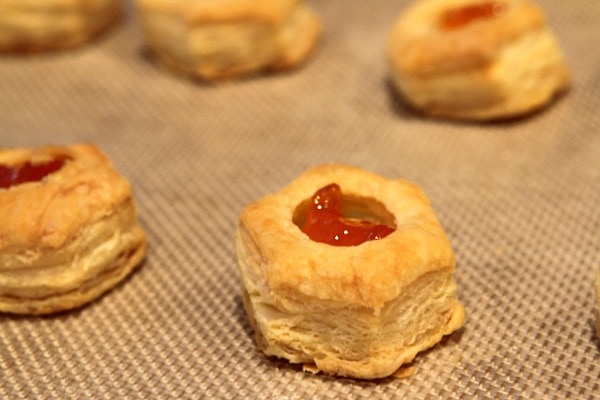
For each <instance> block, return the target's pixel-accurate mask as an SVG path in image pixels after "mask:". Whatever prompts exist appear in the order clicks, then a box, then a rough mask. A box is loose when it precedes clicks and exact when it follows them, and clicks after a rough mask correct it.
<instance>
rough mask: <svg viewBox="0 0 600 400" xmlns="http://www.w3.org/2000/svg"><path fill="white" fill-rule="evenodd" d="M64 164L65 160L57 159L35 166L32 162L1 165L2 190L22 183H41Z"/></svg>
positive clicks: (0, 179)
mask: <svg viewBox="0 0 600 400" xmlns="http://www.w3.org/2000/svg"><path fill="white" fill-rule="evenodd" d="M64 163H65V159H64V158H56V159H54V160H50V161H45V162H41V163H35V164H34V163H32V162H30V161H27V162H25V163H23V164H19V165H4V164H0V188H2V189H8V188H10V187H11V186H16V185H20V184H22V183H27V182H39V181H41V180H42V179H44V178H45V177H46V176H48V175H50V174H51V173H53V172H56V171H58V170H59V169H61V168H62V166H63V165H64Z"/></svg>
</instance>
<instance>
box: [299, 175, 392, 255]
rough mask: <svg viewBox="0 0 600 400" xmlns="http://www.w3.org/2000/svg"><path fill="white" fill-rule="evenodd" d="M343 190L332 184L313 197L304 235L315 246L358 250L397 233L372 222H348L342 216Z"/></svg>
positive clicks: (348, 220) (308, 210) (347, 219)
mask: <svg viewBox="0 0 600 400" xmlns="http://www.w3.org/2000/svg"><path fill="white" fill-rule="evenodd" d="M342 208H343V198H342V190H341V189H340V186H339V185H337V184H335V183H332V184H330V185H327V186H325V187H323V188H321V189H319V190H317V192H316V193H315V194H314V195H313V196H312V198H311V201H310V204H309V206H308V209H307V211H306V219H305V222H304V224H303V225H302V228H301V229H302V232H304V233H305V234H306V235H308V237H310V238H311V239H312V240H314V241H315V242H320V243H326V244H330V245H333V246H356V245H359V244H361V243H364V242H366V241H369V240H378V239H382V238H384V237H386V236H387V235H389V234H390V233H392V232H393V231H394V230H395V229H394V228H393V227H390V226H388V225H383V224H378V223H375V222H371V221H362V220H357V219H351V218H346V217H345V216H344V214H343V212H342Z"/></svg>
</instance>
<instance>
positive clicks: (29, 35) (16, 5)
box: [0, 0, 123, 52]
mask: <svg viewBox="0 0 600 400" xmlns="http://www.w3.org/2000/svg"><path fill="white" fill-rule="evenodd" d="M122 7H123V3H122V2H121V1H120V0H0V51H10V52H35V51H42V50H51V49H63V48H70V47H74V46H78V45H81V44H84V43H86V42H89V41H90V40H92V39H94V38H96V37H97V36H98V35H100V34H101V33H102V32H105V31H106V30H107V29H108V28H109V27H111V26H112V25H113V24H115V23H116V22H117V21H118V20H119V18H120V17H121V15H122V11H123V10H122Z"/></svg>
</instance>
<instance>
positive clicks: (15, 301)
mask: <svg viewBox="0 0 600 400" xmlns="http://www.w3.org/2000/svg"><path fill="white" fill-rule="evenodd" d="M57 158H58V159H65V162H64V164H63V166H62V167H61V168H60V169H59V170H57V171H55V172H53V173H51V174H49V175H47V176H45V177H44V178H43V179H41V180H39V181H32V182H26V183H21V184H18V185H14V186H10V187H8V188H0V214H2V215H3V216H4V217H3V223H2V224H0V311H2V312H10V313H18V314H48V313H53V312H57V311H63V310H68V309H72V308H75V307H79V306H81V305H83V304H86V303H88V302H89V301H91V300H93V299H95V298H97V297H99V296H100V295H101V294H103V293H104V292H106V291H107V290H109V289H110V288H112V287H113V286H114V285H116V284H117V283H118V282H120V281H121V280H123V279H124V278H125V277H126V276H127V275H128V274H129V273H130V272H131V271H132V270H133V269H134V268H135V267H136V266H138V265H139V264H140V262H141V260H142V258H143V256H144V253H145V249H146V235H145V233H144V231H143V229H142V227H141V225H140V223H139V221H138V218H137V211H136V207H135V203H134V200H133V197H132V193H131V187H130V185H129V183H128V182H127V181H126V180H125V178H123V177H122V176H121V175H119V174H118V173H117V171H116V170H115V169H114V168H113V167H112V165H111V164H110V162H109V160H108V159H107V158H106V156H105V155H104V154H102V153H101V152H100V151H99V150H98V149H97V148H95V147H93V146H91V145H73V146H67V147H51V146H48V147H43V148H39V149H33V150H29V149H1V150H0V164H2V165H5V166H19V165H22V164H23V163H26V162H31V163H33V164H36V163H43V162H45V161H49V160H53V159H57Z"/></svg>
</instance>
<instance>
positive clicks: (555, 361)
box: [0, 0, 600, 400]
mask: <svg viewBox="0 0 600 400" xmlns="http://www.w3.org/2000/svg"><path fill="white" fill-rule="evenodd" d="M311 3H312V4H313V5H314V7H315V9H316V10H317V11H318V12H319V13H320V14H321V15H322V17H323V20H324V25H325V36H324V38H323V39H324V40H323V42H322V44H321V46H320V47H319V49H318V51H317V53H316V54H315V55H314V57H313V58H312V59H311V60H310V61H309V62H308V63H307V64H306V65H305V66H304V68H302V69H301V70H298V71H296V72H293V73H289V74H282V75H277V76H272V77H257V78H253V79H248V80H243V81H239V82H232V83H226V84H223V85H217V86H214V85H202V84H197V83H193V82H191V81H189V80H187V79H185V78H180V77H177V76H173V75H171V74H168V73H165V72H164V71H161V70H159V69H157V68H156V67H155V66H154V65H153V64H152V63H150V62H149V60H148V59H147V58H146V57H145V56H144V55H143V52H142V51H141V37H140V35H139V31H138V27H137V26H136V19H135V15H134V14H133V13H130V15H129V18H128V19H127V20H126V21H124V23H123V24H121V26H120V27H118V28H117V29H116V30H114V31H112V32H110V33H109V34H108V35H106V36H105V37H103V38H102V39H101V40H100V41H98V42H96V43H94V44H93V45H90V46H87V47H85V48H82V49H80V50H76V51H72V52H63V53H58V54H47V55H41V56H34V57H12V56H11V57H7V56H3V57H0V128H1V129H0V145H2V146H38V145H42V144H46V143H56V144H61V143H71V142H81V141H85V142H92V143H95V144H96V145H98V146H99V147H101V148H102V149H103V150H104V151H105V152H106V153H108V155H109V156H110V157H111V159H112V160H113V162H114V164H115V165H116V167H117V168H118V169H119V170H120V171H121V172H122V173H123V174H124V175H125V176H127V177H128V178H129V180H130V181H131V182H132V184H133V188H134V193H135V196H136V198H137V201H138V203H139V208H140V213H141V218H142V221H143V224H144V226H145V227H146V229H147V231H148V234H149V238H150V247H149V251H148V254H147V258H146V261H145V263H144V265H143V267H142V268H141V269H139V270H138V272H136V273H135V274H134V275H133V276H131V277H130V278H129V279H128V280H127V281H126V282H125V283H124V284H122V285H120V286H118V287H117V288H115V289H114V290H113V291H111V292H110V293H109V294H108V295H106V296H104V297H103V298H101V299H100V300H99V301H97V302H95V303H92V304H91V305H89V306H88V307H85V308H83V309H81V310H78V311H75V312H71V313H65V314H61V315H58V316H54V317H44V318H26V317H14V316H8V315H0V398H5V399H31V398H57V399H65V398H110V399H116V398H122V399H139V398H162V399H164V398H215V399H226V398H236V399H237V398H254V399H274V400H275V399H277V400H284V399H285V400H287V399H337V398H340V399H358V398H383V399H385V398H390V399H392V398H427V399H435V398H440V399H466V398H480V399H504V398H506V399H515V398H524V399H546V398H548V399H550V398H578V399H592V398H600V380H599V378H600V342H599V340H598V339H597V338H596V336H595V334H594V329H593V318H594V314H593V313H594V299H593V289H592V288H593V277H594V272H595V270H596V269H598V268H600V207H599V205H600V114H599V113H598V109H599V107H600V52H599V51H598V48H597V47H598V45H597V42H598V40H597V39H598V37H600V2H597V1H588V0H573V1H568V2H566V1H560V0H543V1H542V0H540V4H541V5H542V7H544V9H545V11H546V13H547V15H548V19H549V23H550V25H551V26H552V29H553V31H554V32H555V34H556V36H557V38H558V40H559V42H560V43H561V46H562V48H563V50H564V53H565V55H566V58H567V60H568V63H569V65H570V67H571V69H572V72H573V78H574V85H573V88H572V90H571V91H570V92H569V93H568V94H567V95H566V96H564V97H563V98H561V99H560V100H559V101H558V102H556V103H555V104H554V105H553V106H552V107H551V108H549V109H547V110H544V111H543V112H541V113H538V114H536V115H534V116H531V117H530V118H526V119H522V120H518V121H513V122H510V123H503V124H485V125H471V124H456V123H448V122H440V121H432V120H427V119H424V118H421V117H420V116H418V115H415V114H412V113H411V112H410V111H408V110H406V109H405V108H404V107H403V106H402V104H399V103H398V101H397V99H396V98H395V96H394V95H393V94H392V93H391V91H390V88H389V84H388V79H387V71H386V62H385V58H384V43H385V38H386V35H387V32H388V30H389V28H390V27H391V24H392V22H393V20H394V18H395V16H396V15H397V13H398V12H399V11H400V10H401V9H402V8H403V7H404V6H405V5H406V4H407V2H406V1H396V2H389V1H383V0H374V1H369V2H364V1H348V0H346V1H344V0H328V1H318V0H314V1H312V2H311ZM325 162H343V163H349V164H353V165H357V166H360V167H363V168H365V169H368V170H372V171H375V172H378V173H381V174H383V175H385V176H388V177H402V178H406V179H409V180H412V181H413V182H415V183H417V184H419V185H420V186H421V187H422V188H423V189H424V190H425V191H426V192H427V193H428V195H429V196H430V198H431V200H432V202H433V206H434V208H435V210H436V211H437V213H438V215H439V217H440V219H441V221H442V224H443V225H444V227H445V228H446V230H447V233H448V235H449V236H450V239H451V241H452V243H453V246H454V248H455V250H456V253H457V260H458V270H457V280H458V285H459V297H460V299H461V300H462V301H463V303H464V304H465V306H466V309H467V312H468V318H467V321H466V323H465V326H464V328H463V329H462V330H461V331H459V332H458V333H457V334H454V335H453V336H451V337H450V338H448V339H447V340H445V341H444V343H443V344H441V345H440V346H437V347H436V348H434V349H433V350H431V351H428V352H427V353H425V354H422V355H420V356H419V357H418V358H417V360H416V362H415V366H416V368H417V370H416V373H415V374H414V375H413V376H412V377H410V378H407V379H386V380H381V381H376V382H363V381H355V380H349V379H335V378H330V377H326V376H322V375H311V374H307V373H304V372H302V371H301V370H300V369H299V368H297V367H295V366H290V365H288V364H287V363H285V362H282V361H278V360H271V359H267V358H266V357H264V356H262V355H261V354H260V353H259V352H257V351H256V349H255V347H254V342H253V337H252V330H251V328H250V326H249V323H248V321H247V319H246V316H245V314H244V312H243V309H242V307H241V300H240V279H239V276H238V274H237V267H236V261H235V254H234V244H233V232H234V229H235V225H236V221H237V216H238V213H239V211H240V210H241V208H242V207H243V206H244V205H246V204H248V203H249V202H252V201H254V200H256V199H258V198H259V197H261V196H263V195H265V194H267V193H270V192H273V191H276V190H278V189H279V188H280V187H282V186H283V185H286V184H287V183H288V182H289V181H291V180H292V179H294V178H295V177H296V176H297V175H298V174H299V173H300V172H302V171H304V170H305V169H307V168H309V167H311V166H314V165H317V164H321V163H325ZM0 218H1V216H0ZM0 223H1V219H0Z"/></svg>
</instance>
